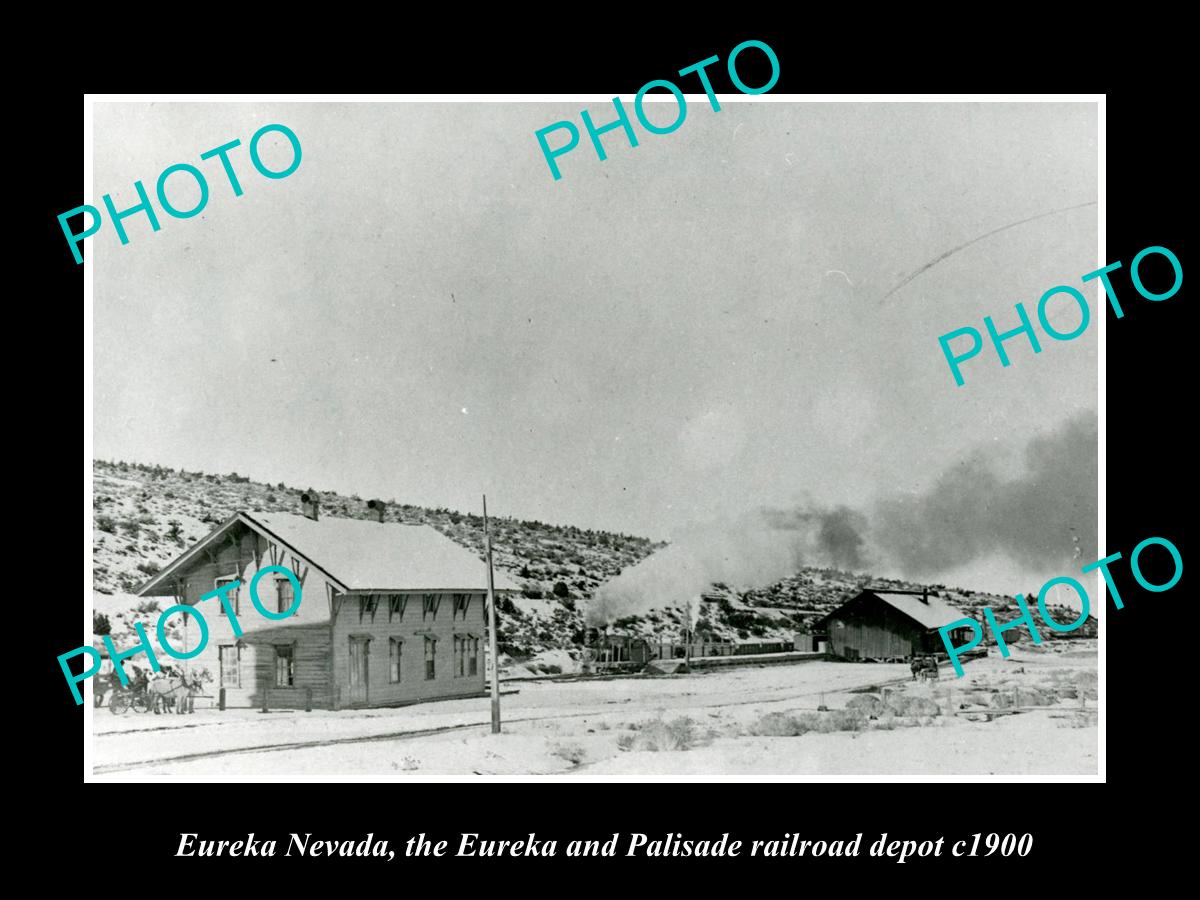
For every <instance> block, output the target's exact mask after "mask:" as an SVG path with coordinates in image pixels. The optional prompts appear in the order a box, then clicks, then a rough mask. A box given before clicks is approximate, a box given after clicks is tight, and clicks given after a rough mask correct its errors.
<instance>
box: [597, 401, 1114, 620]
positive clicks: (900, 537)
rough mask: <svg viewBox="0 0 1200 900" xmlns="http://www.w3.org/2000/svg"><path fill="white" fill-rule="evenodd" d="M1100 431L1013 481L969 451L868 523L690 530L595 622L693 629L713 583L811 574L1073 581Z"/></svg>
mask: <svg viewBox="0 0 1200 900" xmlns="http://www.w3.org/2000/svg"><path fill="white" fill-rule="evenodd" d="M1097 433H1098V432H1097V421H1096V417H1095V414H1094V413H1091V412H1088V413H1082V414H1080V415H1078V416H1076V417H1074V418H1072V419H1070V420H1068V421H1066V422H1064V423H1063V424H1062V425H1061V426H1060V427H1059V428H1058V429H1057V430H1055V431H1053V432H1051V433H1049V434H1045V435H1039V436H1035V437H1033V438H1032V439H1030V441H1029V442H1028V443H1027V444H1026V446H1025V450H1024V467H1023V470H1022V471H1021V472H1019V473H1018V474H1016V475H1014V476H1010V477H1006V476H1005V475H1003V474H1001V471H1000V465H999V460H998V459H997V458H996V457H995V455H994V454H991V453H989V452H987V451H985V450H982V449H977V450H974V451H971V452H970V453H969V454H968V455H967V456H966V457H965V458H963V459H962V460H961V461H960V462H957V463H955V464H953V465H951V466H950V467H948V468H947V469H945V470H944V471H943V472H942V473H941V475H939V476H938V478H937V480H936V481H935V482H934V484H933V486H932V487H931V488H929V489H928V490H926V491H924V492H914V493H911V494H891V495H887V496H883V497H881V498H879V499H878V500H876V501H875V502H874V503H873V504H871V506H870V509H871V514H870V515H869V516H868V515H866V514H864V513H863V512H860V511H857V510H854V509H851V508H849V507H847V506H836V507H833V508H822V507H817V506H813V505H806V506H802V507H793V508H788V509H781V508H763V509H757V510H754V511H752V512H749V513H746V514H745V515H743V516H741V517H739V518H738V519H737V520H736V521H733V522H727V523H709V524H707V525H704V526H701V527H695V528H692V529H689V530H688V531H687V532H686V533H684V534H682V535H680V536H678V537H677V538H676V539H675V540H673V541H672V543H671V545H670V546H669V547H667V548H666V549H665V550H661V551H659V552H658V553H656V554H654V555H653V556H651V557H650V558H649V559H647V560H645V561H644V562H642V563H640V564H639V565H636V566H633V567H631V568H629V569H627V570H626V571H625V572H623V573H622V574H621V575H619V576H617V577H616V578H614V579H613V580H611V581H609V582H608V583H607V584H604V585H602V586H601V587H600V588H599V590H598V591H597V592H596V595H595V596H594V597H593V598H592V600H591V601H590V602H589V603H588V607H587V612H586V617H587V621H588V623H589V624H592V625H605V624H609V623H611V622H613V621H614V620H616V619H619V618H622V617H625V616H631V615H643V614H645V613H646V612H648V611H649V610H651V609H668V608H675V609H679V610H680V611H682V610H684V609H687V610H688V612H689V615H690V617H691V619H692V622H693V624H694V623H695V620H696V617H697V616H698V614H699V597H700V594H701V593H703V592H704V591H707V590H709V589H710V587H711V586H712V584H713V583H714V582H723V583H725V584H727V585H729V586H730V587H731V588H734V589H749V588H755V587H763V586H765V585H769V584H772V583H774V582H776V581H778V580H780V579H781V578H784V577H786V576H788V575H792V574H794V573H795V572H796V571H797V570H798V569H800V568H801V567H803V566H814V567H823V566H832V567H835V568H839V569H848V570H851V571H859V572H868V571H869V572H871V573H873V574H877V575H884V574H893V575H900V576H902V577H905V578H912V579H926V580H930V581H933V580H939V579H938V576H944V574H945V573H947V572H951V571H954V570H961V569H963V567H965V566H969V565H970V564H973V563H980V562H982V561H987V560H993V561H998V563H997V564H998V566H999V567H1000V568H1001V569H1002V570H1003V571H1009V570H1011V573H1012V574H1011V580H1012V581H1013V583H1014V588H1010V590H1011V589H1021V588H1023V587H1024V585H1023V584H1022V583H1021V580H1022V579H1026V578H1027V577H1028V575H1029V573H1034V572H1046V571H1052V572H1059V573H1061V574H1066V573H1068V572H1071V571H1072V570H1073V569H1078V568H1079V566H1080V565H1081V563H1080V562H1079V561H1078V558H1077V557H1078V553H1079V550H1082V552H1083V553H1084V554H1089V553H1091V552H1093V550H1094V549H1095V548H1096V518H1097V507H1096V494H1097V490H1096V489H1097V471H1098V470H1097V455H1096V446H1097ZM1076 539H1078V543H1076ZM1077 548H1078V549H1077ZM1004 580H1005V581H1008V580H1010V579H1009V577H1008V576H1006V577H1005V579H1004Z"/></svg>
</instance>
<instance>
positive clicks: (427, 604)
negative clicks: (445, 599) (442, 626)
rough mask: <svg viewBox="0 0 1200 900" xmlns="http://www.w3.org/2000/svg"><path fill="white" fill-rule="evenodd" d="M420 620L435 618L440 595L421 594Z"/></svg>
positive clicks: (440, 598)
mask: <svg viewBox="0 0 1200 900" xmlns="http://www.w3.org/2000/svg"><path fill="white" fill-rule="evenodd" d="M421 600H422V608H421V619H422V620H423V621H426V620H429V619H436V618H437V611H438V604H439V603H440V602H441V600H442V595H441V594H422V595H421Z"/></svg>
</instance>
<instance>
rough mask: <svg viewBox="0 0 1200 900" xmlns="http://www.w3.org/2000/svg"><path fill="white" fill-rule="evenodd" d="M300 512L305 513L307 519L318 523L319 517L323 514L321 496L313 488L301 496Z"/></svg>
mask: <svg viewBox="0 0 1200 900" xmlns="http://www.w3.org/2000/svg"><path fill="white" fill-rule="evenodd" d="M300 512H302V513H304V515H305V517H306V518H309V519H312V520H313V521H314V522H315V521H317V517H318V516H319V515H320V513H321V495H320V494H318V493H317V492H316V491H314V490H313V489H312V488H309V489H308V490H307V491H305V492H304V493H303V494H301V495H300Z"/></svg>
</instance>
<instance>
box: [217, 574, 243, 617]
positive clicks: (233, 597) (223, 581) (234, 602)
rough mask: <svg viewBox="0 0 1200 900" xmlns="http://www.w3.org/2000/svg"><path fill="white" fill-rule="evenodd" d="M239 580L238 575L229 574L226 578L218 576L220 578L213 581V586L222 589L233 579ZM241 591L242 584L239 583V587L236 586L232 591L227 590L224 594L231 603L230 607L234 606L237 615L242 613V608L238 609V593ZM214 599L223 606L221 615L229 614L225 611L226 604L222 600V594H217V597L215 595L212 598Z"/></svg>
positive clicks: (234, 612)
mask: <svg viewBox="0 0 1200 900" xmlns="http://www.w3.org/2000/svg"><path fill="white" fill-rule="evenodd" d="M237 580H238V579H237V576H236V575H229V576H227V577H225V578H218V579H217V580H216V581H215V582H214V583H213V587H214V588H216V589H217V590H220V589H221V588H223V587H224V586H225V585H227V584H229V582H231V581H237ZM241 592H242V587H241V585H238V586H237V587H235V588H234V589H233V590H232V591H226V592H225V594H224V597H225V598H226V600H227V601H228V603H229V605H230V607H232V608H233V614H234V615H235V616H236V615H240V614H241V610H240V609H238V594H240V593H241ZM212 599H215V600H216V601H217V605H218V606H219V607H220V608H221V613H220V614H221V615H223V616H224V615H227V613H226V612H225V604H224V603H222V602H221V597H220V596H217V597H214V598H212Z"/></svg>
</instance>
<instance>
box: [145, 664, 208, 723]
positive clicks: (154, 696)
mask: <svg viewBox="0 0 1200 900" xmlns="http://www.w3.org/2000/svg"><path fill="white" fill-rule="evenodd" d="M195 681H196V679H193V681H192V682H189V681H187V680H186V679H185V678H184V677H183V676H182V675H176V674H170V675H166V674H162V673H160V674H159V676H158V677H157V678H155V679H154V680H153V681H151V682H150V687H149V697H150V703H151V706H152V707H153V709H154V714H155V715H156V716H157V715H159V714H160V713H163V712H177V713H179V714H180V715H183V714H184V713H185V712H192V711H193V702H192V694H193V693H195V692H196V684H195Z"/></svg>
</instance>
